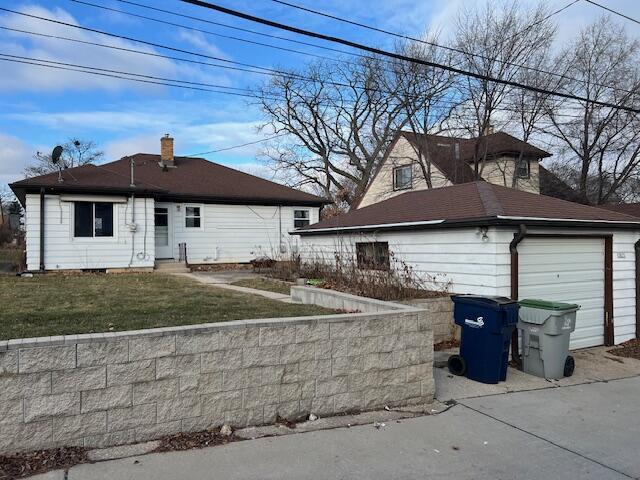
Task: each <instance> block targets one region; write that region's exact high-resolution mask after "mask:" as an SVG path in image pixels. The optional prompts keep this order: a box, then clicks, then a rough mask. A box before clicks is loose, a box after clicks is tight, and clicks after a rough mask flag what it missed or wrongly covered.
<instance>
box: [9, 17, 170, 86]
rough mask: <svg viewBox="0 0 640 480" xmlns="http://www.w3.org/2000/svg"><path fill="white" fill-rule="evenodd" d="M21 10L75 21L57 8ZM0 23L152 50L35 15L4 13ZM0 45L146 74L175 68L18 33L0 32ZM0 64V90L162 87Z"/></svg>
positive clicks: (40, 55) (30, 54)
mask: <svg viewBox="0 0 640 480" xmlns="http://www.w3.org/2000/svg"><path fill="white" fill-rule="evenodd" d="M21 11H22V12H24V13H28V14H32V15H37V16H41V17H47V18H52V19H56V20H60V21H63V22H66V23H69V24H73V25H78V22H77V21H76V20H75V19H74V18H73V17H72V16H71V15H70V14H69V13H67V12H66V11H65V10H63V9H60V8H55V9H46V8H43V7H40V6H28V7H24V8H22V9H21ZM0 21H2V24H3V25H5V26H7V27H10V28H16V29H21V30H27V31H34V32H39V33H43V34H49V35H60V36H65V37H71V38H75V39H78V40H82V41H88V42H95V43H101V44H108V45H112V46H116V47H124V48H133V49H137V50H142V51H145V52H154V50H153V49H151V48H149V47H145V46H143V45H140V44H134V43H132V42H128V41H125V40H120V39H115V38H107V37H105V36H103V35H99V34H96V33H90V32H85V31H80V30H75V29H72V28H70V27H67V26H64V25H58V24H54V23H50V22H45V21H42V20H38V19H35V18H28V17H23V16H18V15H13V14H7V15H3V16H0ZM0 47H2V51H3V52H7V53H10V54H12V55H19V56H24V57H32V58H39V59H46V60H54V61H60V62H66V63H73V64H78V65H88V66H89V65H91V66H98V67H100V68H106V69H112V70H119V71H126V72H135V73H143V74H146V75H158V76H166V77H170V76H171V75H174V76H175V74H176V71H177V70H178V69H177V67H176V65H175V64H174V62H172V61H170V60H168V59H163V58H158V57H151V56H145V55H139V54H135V53H127V52H123V51H118V50H111V49H105V48H101V47H95V46H91V45H82V44H78V43H72V42H68V41H64V40H57V39H51V38H45V37H37V36H31V35H25V34H20V33H12V32H3V33H2V35H1V36H0ZM2 64H3V68H2V69H3V75H2V76H0V88H3V89H5V90H33V91H38V92H40V91H60V90H68V89H76V90H90V89H95V88H99V89H104V90H121V89H123V88H137V89H144V90H145V91H149V90H152V91H157V90H158V89H161V88H166V87H160V86H153V85H149V84H140V83H135V82H130V81H126V80H118V79H114V78H108V77H101V76H94V75H89V74H83V73H78V72H70V71H64V70H56V69H49V68H45V67H37V66H33V65H23V64H14V63H9V62H2Z"/></svg>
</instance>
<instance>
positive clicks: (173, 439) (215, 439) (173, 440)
mask: <svg viewBox="0 0 640 480" xmlns="http://www.w3.org/2000/svg"><path fill="white" fill-rule="evenodd" d="M240 440H242V439H241V438H238V437H236V436H235V435H234V434H231V435H228V436H225V435H222V434H221V433H220V429H214V430H202V431H200V432H192V433H176V434H174V435H167V436H165V437H162V438H160V439H159V441H160V446H159V447H158V448H157V449H156V450H155V451H156V452H172V451H179V450H193V449H194V448H205V447H213V446H215V445H224V444H227V443H231V442H237V441H240Z"/></svg>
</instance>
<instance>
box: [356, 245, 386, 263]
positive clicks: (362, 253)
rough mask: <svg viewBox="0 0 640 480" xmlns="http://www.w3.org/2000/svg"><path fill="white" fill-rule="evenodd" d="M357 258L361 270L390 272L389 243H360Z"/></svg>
mask: <svg viewBox="0 0 640 480" xmlns="http://www.w3.org/2000/svg"><path fill="white" fill-rule="evenodd" d="M356 257H357V261H358V268H359V269H360V270H389V243H388V242H358V243H356Z"/></svg>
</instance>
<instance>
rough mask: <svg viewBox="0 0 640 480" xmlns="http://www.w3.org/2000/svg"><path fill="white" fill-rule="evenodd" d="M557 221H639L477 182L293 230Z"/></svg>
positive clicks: (313, 231)
mask: <svg viewBox="0 0 640 480" xmlns="http://www.w3.org/2000/svg"><path fill="white" fill-rule="evenodd" d="M562 222H564V223H568V224H571V225H575V226H581V225H587V224H588V225H591V224H594V225H596V224H600V226H602V224H605V225H611V224H617V225H618V226H627V227H632V228H637V229H638V230H640V220H639V219H638V218H634V217H631V216H629V215H625V214H622V213H618V212H612V211H609V210H604V209H600V208H595V207H590V206H587V205H580V204H577V203H573V202H567V201H565V200H560V199H557V198H553V197H548V196H545V195H539V194H537V193H529V192H523V191H520V190H515V189H512V188H507V187H502V186H499V185H493V184H491V183H488V182H484V181H478V182H471V183H464V184H460V185H453V186H450V187H442V188H433V189H429V190H418V191H415V192H408V193H404V194H402V195H398V196H396V197H392V198H390V199H388V200H384V201H382V202H379V203H374V204H372V205H369V206H366V207H362V208H360V209H357V210H351V211H350V212H348V213H345V214H343V215H339V216H337V217H334V218H330V219H327V220H324V221H322V222H319V223H316V224H314V225H310V226H307V227H305V228H302V229H299V230H296V231H295V232H294V233H299V234H301V235H305V234H306V235H309V234H329V233H333V232H337V231H341V230H354V231H371V230H382V229H402V228H409V227H410V228H428V227H427V226H428V225H430V226H433V227H436V228H437V227H438V226H465V225H467V226H469V225H477V224H481V225H512V224H515V225H518V224H521V223H525V224H557V223H562Z"/></svg>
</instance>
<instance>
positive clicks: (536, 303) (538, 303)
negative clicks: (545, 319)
mask: <svg viewBox="0 0 640 480" xmlns="http://www.w3.org/2000/svg"><path fill="white" fill-rule="evenodd" d="M519 303H520V306H521V307H529V308H538V309H540V310H554V311H558V310H577V309H578V308H580V305H576V304H575V303H564V302H552V301H550V300H542V299H539V298H525V299H524V300H520V302H519Z"/></svg>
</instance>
